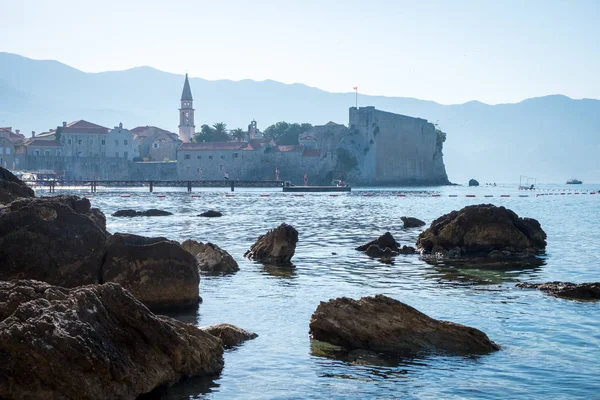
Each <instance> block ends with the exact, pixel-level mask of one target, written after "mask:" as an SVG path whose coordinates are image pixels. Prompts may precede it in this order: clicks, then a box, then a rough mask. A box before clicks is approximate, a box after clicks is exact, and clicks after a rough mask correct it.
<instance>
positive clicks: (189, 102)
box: [179, 74, 196, 143]
mask: <svg viewBox="0 0 600 400" xmlns="http://www.w3.org/2000/svg"><path fill="white" fill-rule="evenodd" d="M195 132H196V125H194V99H193V97H192V90H191V88H190V81H189V80H188V75H187V74H185V82H184V84H183V91H182V92H181V108H180V109H179V139H180V140H181V141H182V142H184V143H189V142H190V141H191V140H192V137H193V136H194V133H195Z"/></svg>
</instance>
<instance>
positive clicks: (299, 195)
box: [294, 194, 304, 197]
mask: <svg viewBox="0 0 600 400" xmlns="http://www.w3.org/2000/svg"><path fill="white" fill-rule="evenodd" d="M294 196H296V197H304V195H303V194H295V195H294Z"/></svg>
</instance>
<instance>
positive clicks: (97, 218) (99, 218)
mask: <svg viewBox="0 0 600 400" xmlns="http://www.w3.org/2000/svg"><path fill="white" fill-rule="evenodd" d="M88 217H90V219H91V220H92V221H94V223H95V224H96V225H97V226H98V228H100V229H102V230H103V231H104V232H106V217H105V216H104V213H103V212H102V211H101V210H100V209H99V208H90V212H89V214H88ZM107 233H108V232H107Z"/></svg>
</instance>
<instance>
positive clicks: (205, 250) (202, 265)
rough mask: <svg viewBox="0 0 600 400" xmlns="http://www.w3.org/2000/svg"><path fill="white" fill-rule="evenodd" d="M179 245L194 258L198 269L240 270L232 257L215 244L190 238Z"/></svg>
mask: <svg viewBox="0 0 600 400" xmlns="http://www.w3.org/2000/svg"><path fill="white" fill-rule="evenodd" d="M181 247H183V248H184V249H185V250H187V251H188V252H189V253H190V254H191V255H193V256H194V257H195V258H196V262H197V263H198V268H199V269H200V271H206V272H223V273H229V272H236V271H239V270H240V267H239V266H238V263H237V262H235V260H234V259H233V257H231V255H230V254H229V253H228V252H226V251H225V250H223V249H221V248H220V247H219V246H217V245H216V244H213V243H206V244H205V243H202V242H196V241H195V240H191V239H190V240H186V241H185V242H183V243H181Z"/></svg>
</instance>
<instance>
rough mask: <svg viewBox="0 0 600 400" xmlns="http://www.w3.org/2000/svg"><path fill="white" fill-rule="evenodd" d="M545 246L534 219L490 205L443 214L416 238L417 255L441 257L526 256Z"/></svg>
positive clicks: (539, 251) (536, 252)
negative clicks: (419, 253)
mask: <svg viewBox="0 0 600 400" xmlns="http://www.w3.org/2000/svg"><path fill="white" fill-rule="evenodd" d="M545 248H546V233H545V232H544V231H543V230H542V228H541V226H540V223H539V222H538V221H537V220H535V219H531V218H520V217H519V216H518V215H517V214H515V213H514V212H513V211H511V210H508V209H506V208H504V207H496V206H494V205H491V204H480V205H473V206H467V207H464V208H463V209H461V210H460V211H452V212H451V213H449V214H445V215H443V216H441V217H440V218H438V219H436V220H435V221H433V222H432V223H431V226H430V227H429V228H428V229H427V230H425V231H424V232H422V233H421V234H420V235H419V238H418V240H417V249H418V250H419V251H420V252H421V254H423V255H428V254H434V255H440V256H442V257H444V258H460V257H472V256H476V257H488V258H505V257H528V256H535V255H537V254H539V253H541V252H543V250H544V249H545Z"/></svg>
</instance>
